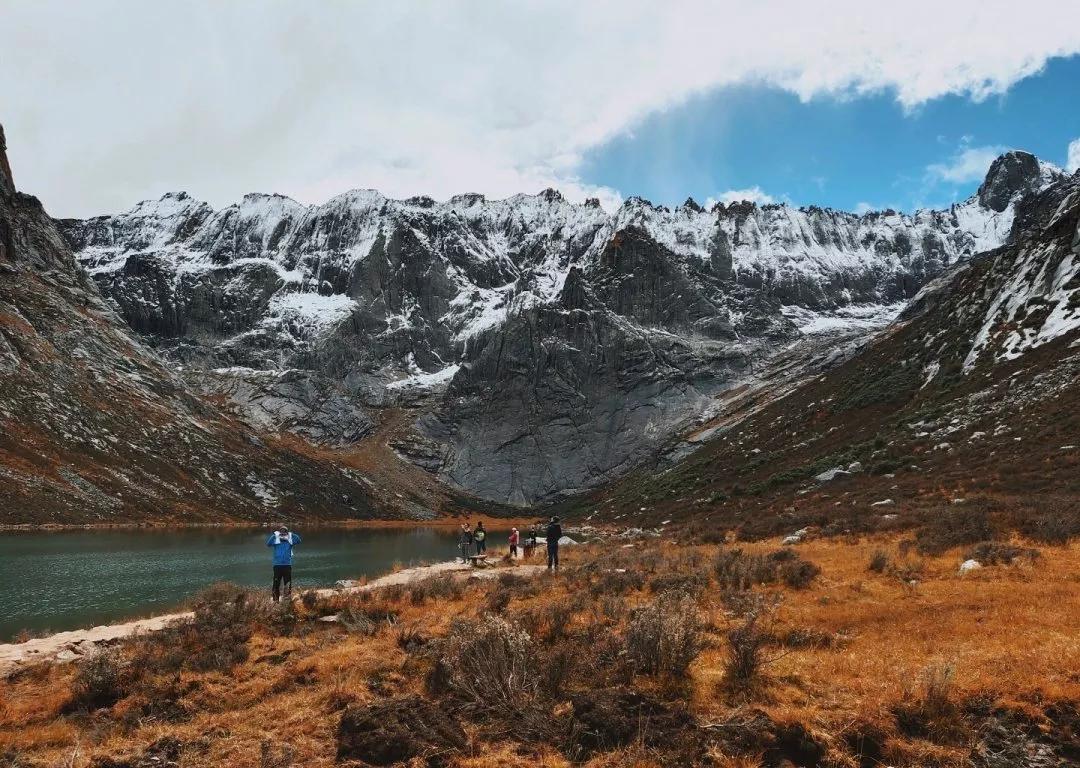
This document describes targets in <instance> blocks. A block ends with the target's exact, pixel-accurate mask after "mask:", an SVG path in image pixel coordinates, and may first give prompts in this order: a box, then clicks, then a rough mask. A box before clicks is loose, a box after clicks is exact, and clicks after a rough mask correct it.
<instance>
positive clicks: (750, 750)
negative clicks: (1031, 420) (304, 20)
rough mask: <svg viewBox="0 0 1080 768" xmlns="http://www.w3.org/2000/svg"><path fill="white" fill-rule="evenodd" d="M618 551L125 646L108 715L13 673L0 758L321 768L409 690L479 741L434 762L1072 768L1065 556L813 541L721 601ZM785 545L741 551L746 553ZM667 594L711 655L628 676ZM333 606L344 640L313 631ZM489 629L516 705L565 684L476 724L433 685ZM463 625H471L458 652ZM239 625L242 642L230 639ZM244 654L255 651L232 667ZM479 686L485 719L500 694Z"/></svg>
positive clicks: (1071, 651)
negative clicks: (753, 609)
mask: <svg viewBox="0 0 1080 768" xmlns="http://www.w3.org/2000/svg"><path fill="white" fill-rule="evenodd" d="M618 547H619V545H616V548H614V549H613V548H612V547H611V546H610V545H604V546H602V547H599V546H598V547H592V548H579V549H574V550H572V551H569V552H567V553H565V554H566V556H567V560H568V563H567V566H568V567H567V568H566V569H565V570H564V572H563V573H562V574H559V575H557V576H554V577H544V578H540V579H537V580H535V581H533V582H529V583H517V582H513V581H511V582H507V583H506V584H502V583H500V582H492V583H489V584H482V585H481V584H477V585H473V586H469V587H464V588H462V587H460V586H459V587H454V586H452V585H449V584H447V583H443V582H440V583H438V584H434V585H429V586H426V587H418V588H416V589H415V590H414V591H415V592H416V595H415V597H413V596H412V595H411V594H410V591H409V590H407V589H394V590H392V591H389V592H385V593H383V594H381V595H376V596H374V597H371V598H369V599H366V600H363V601H361V600H356V601H346V603H344V604H343V603H342V602H341V601H337V602H336V603H335V604H327V605H314V604H312V605H311V606H310V607H307V608H305V607H300V608H299V620H298V621H294V619H293V618H291V617H289V616H282V615H280V614H273V613H270V614H267V613H265V611H263V609H262V608H258V609H257V610H252V611H251V612H250V613H247V614H243V615H240V614H237V616H236V618H237V620H236V622H227V623H221V622H218V623H209V624H206V625H204V626H202V627H201V629H200V631H199V632H198V633H196V634H194V635H193V636H185V635H182V634H181V635H178V636H177V637H175V638H173V640H172V641H171V642H162V638H153V637H150V638H147V639H145V640H143V641H137V642H135V643H132V644H129V645H127V646H125V647H124V648H123V649H122V651H121V656H122V658H123V659H125V660H126V662H127V663H128V664H130V665H131V666H128V667H127V671H126V672H125V673H124V675H123V676H122V677H123V682H122V684H121V685H120V686H119V688H120V690H119V692H118V700H117V701H116V702H115V703H108V704H106V705H105V706H104V708H101V709H94V708H93V707H91V708H90V709H89V711H85V709H80V707H78V706H72V704H71V695H72V694H71V693H70V691H71V690H72V686H73V685H74V684H75V679H76V670H75V669H73V668H71V667H54V668H44V669H41V670H38V671H36V672H32V673H23V674H22V675H21V676H20V677H19V678H17V679H14V680H10V681H8V682H7V683H6V684H5V686H4V687H3V689H2V692H0V697H2V698H0V750H8V752H7V754H8V755H9V758H10V759H18V760H22V761H23V762H20V763H16V764H18V765H57V764H65V765H67V764H70V765H72V766H76V767H79V766H89V765H94V764H95V763H94V761H95V760H98V761H99V762H98V763H97V765H106V764H107V763H105V762H103V760H104V759H105V757H106V756H108V757H111V758H113V759H116V760H121V761H122V760H125V759H128V758H129V757H131V756H134V757H137V756H138V755H140V754H146V752H147V750H148V749H150V747H151V745H154V744H155V743H157V744H158V747H157V748H160V744H161V739H163V738H167V739H174V740H175V745H178V746H176V750H178V753H179V763H178V764H180V765H183V766H188V767H190V768H194V767H195V766H210V765H230V766H260V768H265V767H266V766H273V765H282V766H284V765H295V766H301V765H302V766H331V765H335V764H337V763H336V749H337V742H336V739H335V732H336V729H337V727H338V722H339V720H340V718H341V714H342V711H343V710H344V709H345V708H346V707H348V706H350V705H352V706H354V707H360V708H361V710H362V709H363V707H364V706H366V705H369V704H373V703H376V702H393V701H396V700H397V697H400V696H402V695H404V694H416V695H419V696H420V697H421V698H422V699H423V700H425V701H432V702H434V703H435V704H436V705H437V707H438V708H439V709H440V711H444V712H446V713H449V715H448V716H450V717H451V718H452V719H453V720H455V721H459V722H461V723H462V724H463V726H464V729H465V732H466V734H467V739H468V743H467V745H466V747H465V748H464V749H463V750H461V751H452V752H451V753H449V754H446V755H443V758H444V759H445V761H446V763H447V764H449V765H457V766H477V767H480V766H484V767H485V768H486V767H487V766H495V765H499V766H534V765H549V766H562V765H569V764H571V762H579V763H585V764H588V765H592V766H602V765H610V766H630V765H689V764H702V765H719V766H735V765H746V766H749V765H763V764H779V761H780V760H781V759H782V758H783V759H791V760H793V762H795V764H803V765H821V766H826V765H828V766H855V765H859V764H860V758H859V757H858V756H859V754H862V755H863V762H862V764H864V765H873V764H876V763H874V762H866V760H867V759H868V758H867V756H868V755H871V754H874V755H878V756H879V757H880V759H881V760H882V761H887V763H888V764H894V765H916V764H919V765H941V766H960V765H968V764H970V762H969V761H970V760H971V759H972V756H973V755H975V754H978V753H979V750H980V749H985V748H986V745H987V744H990V743H991V742H992V745H993V747H994V748H995V749H998V750H1005V749H1013V750H1015V749H1020V748H1021V747H1019V746H1017V744H1020V743H1021V742H1023V741H1024V739H1027V740H1028V742H1031V743H1034V742H1036V741H1039V742H1040V743H1042V742H1045V745H1049V746H1047V747H1046V748H1047V749H1050V750H1056V754H1058V755H1059V756H1067V755H1070V754H1071V755H1074V756H1075V754H1077V753H1076V751H1075V750H1076V749H1077V747H1078V742H1077V741H1076V736H1075V732H1074V731H1072V730H1070V729H1075V728H1076V727H1077V725H1078V724H1080V720H1078V719H1077V716H1076V702H1077V701H1080V677H1077V675H1076V674H1075V672H1074V671H1075V670H1076V669H1077V668H1080V642H1078V641H1077V637H1080V625H1078V622H1080V610H1078V609H1080V603H1078V601H1080V591H1078V590H1077V589H1076V580H1077V577H1076V569H1075V562H1076V556H1077V554H1078V549H1077V547H1076V545H1070V546H1068V547H1060V548H1048V549H1044V551H1043V553H1042V556H1041V557H1038V558H1036V559H1035V560H1034V561H1033V562H1032V561H1027V560H1023V561H1020V562H1017V563H1016V564H1014V565H1011V566H996V567H993V568H986V569H983V570H982V571H980V572H978V573H976V574H974V575H969V576H965V577H961V576H959V575H958V574H957V570H956V567H957V564H958V562H959V561H960V559H961V557H963V555H964V552H963V551H960V550H953V551H950V552H949V553H947V554H945V555H941V556H934V557H926V558H922V559H916V558H913V557H902V556H900V555H899V554H898V550H897V541H896V540H895V539H890V538H887V537H881V536H878V537H872V538H865V539H857V540H856V539H852V540H850V541H837V540H819V541H813V542H810V543H807V544H805V545H800V546H799V547H798V548H797V549H798V553H799V555H801V556H802V557H803V558H806V559H809V560H810V561H812V562H814V563H816V564H817V565H818V566H819V567H820V568H821V573H820V575H819V576H818V577H817V578H816V579H814V580H813V581H812V582H811V584H810V585H809V586H808V587H807V588H803V589H796V588H791V587H786V586H782V585H777V584H765V585H760V586H755V587H752V588H751V589H749V590H738V589H736V590H730V589H722V588H721V584H720V583H719V582H718V581H717V578H718V577H717V576H716V575H715V574H714V570H713V563H714V559H715V557H716V552H717V548H716V547H712V546H705V547H678V546H676V545H674V544H673V543H670V542H669V543H665V544H661V545H656V544H655V542H641V543H639V544H638V545H637V547H636V548H635V549H630V550H626V549H621V548H618ZM775 548H776V547H775V542H763V543H761V544H751V545H746V551H745V553H744V555H743V558H744V559H745V557H746V556H747V555H748V554H753V553H757V552H760V553H767V552H770V551H773V550H775ZM877 549H884V550H885V551H887V552H888V553H889V556H890V559H891V561H892V562H891V564H890V565H889V566H888V567H887V568H886V569H885V571H884V572H882V573H875V572H871V571H869V570H868V568H867V564H868V562H869V560H870V558H871V554H872V553H873V552H874V551H875V550H877ZM727 551H729V552H730V550H727ZM729 557H730V555H729ZM913 581H914V582H916V583H914V584H912V583H910V582H913ZM672 588H678V589H680V590H682V592H681V593H682V594H689V595H691V597H690V598H688V599H690V600H691V601H692V602H691V605H692V606H693V612H694V613H693V615H694V616H695V617H696V618H697V620H698V621H700V624H701V632H700V636H699V640H700V641H701V650H700V653H698V654H697V656H696V658H694V659H693V661H692V662H691V664H690V666H689V669H688V671H687V673H686V674H685V675H684V676H683V675H679V674H678V673H677V672H671V673H659V674H656V673H650V672H648V671H646V670H645V669H643V668H641V667H640V666H636V665H635V663H634V659H635V658H636V656H635V655H634V652H635V650H634V649H635V647H636V646H633V645H632V644H631V643H630V641H629V639H628V638H629V637H630V636H631V635H632V634H633V632H632V630H631V625H632V624H633V623H634V622H635V621H636V620H635V619H634V614H633V613H632V610H633V609H634V608H635V607H636V606H642V605H650V604H652V605H656V604H659V605H663V606H671V605H675V604H677V603H678V601H679V600H680V599H682V598H678V597H676V596H674V595H673V593H671V592H670V590H671V589H672ZM660 595H665V597H662V598H660V599H659V603H657V602H656V601H657V599H658V597H659V596H660ZM754 605H757V606H758V610H759V611H761V618H760V619H759V620H758V623H757V626H758V629H759V632H760V634H761V637H762V638H763V645H762V648H761V657H762V661H763V664H762V665H761V666H760V667H759V668H758V674H757V675H756V676H755V677H754V678H753V680H752V681H750V682H747V683H734V682H733V678H732V673H731V672H730V668H729V666H728V659H729V657H730V654H731V651H732V641H731V640H730V639H729V632H730V631H731V630H732V629H734V628H737V627H739V626H742V625H743V624H744V622H745V612H746V610H747V606H754ZM761 606H774V607H772V608H771V609H763V608H761ZM342 609H344V610H345V611H346V614H347V616H349V617H350V619H349V624H350V626H351V627H352V630H353V631H352V632H350V631H348V630H347V629H346V628H345V627H343V626H341V625H338V624H324V623H321V622H316V621H311V620H310V619H311V618H312V617H313V616H315V615H317V614H319V613H323V612H326V611H331V610H332V611H340V610H342ZM496 614H498V615H501V616H503V617H505V618H506V619H507V620H508V621H509V622H510V626H517V627H521V628H524V629H526V630H527V631H528V633H529V635H530V636H531V638H532V639H531V641H530V642H531V643H532V645H531V646H530V648H531V650H530V651H529V655H528V660H529V664H528V665H526V670H525V672H524V673H523V676H521V677H520V678H515V680H519V681H520V684H519V688H520V689H521V690H524V689H526V688H528V689H529V690H532V689H531V688H530V686H531V685H532V684H533V683H534V682H535V680H536V676H537V675H538V676H539V677H540V678H541V679H543V680H547V679H549V678H552V677H557V678H559V682H558V685H557V686H556V687H555V689H554V690H550V691H545V690H544V689H543V686H542V685H541V689H540V690H539V692H537V693H535V694H534V695H529V696H526V695H524V694H522V695H521V696H520V697H519V698H518V699H515V701H514V702H513V705H512V707H511V709H509V710H506V709H503V708H499V707H495V706H492V707H491V708H480V709H478V708H477V707H476V706H475V704H472V703H470V701H469V700H468V697H467V696H466V695H465V694H463V693H462V691H461V690H460V689H455V688H454V687H453V686H452V685H449V684H447V683H442V684H435V683H431V682H429V683H428V684H425V679H427V680H429V681H431V680H432V679H433V670H436V668H437V666H438V662H439V661H440V660H441V661H442V662H443V663H444V665H447V664H448V665H449V666H448V668H446V669H444V670H443V672H444V675H443V676H444V677H445V676H446V675H450V676H451V678H452V676H453V674H454V673H455V668H454V665H455V664H460V663H463V661H462V658H463V657H461V656H456V655H455V653H454V651H453V645H452V644H451V645H446V644H445V641H440V638H443V637H445V636H446V635H447V634H448V633H454V632H456V633H458V634H457V636H458V637H459V638H460V637H462V636H464V637H466V638H468V637H471V636H472V635H470V634H469V633H470V632H473V633H474V634H475V633H476V631H477V630H475V628H476V627H480V626H481V625H482V619H483V617H485V616H491V615H496ZM388 616H389V617H392V618H391V620H390V621H387V617H388ZM455 620H464V622H465V627H466V629H465V630H464V635H462V632H463V630H462V629H461V628H460V627H459V628H458V629H457V630H454V629H453V626H454V622H455ZM671 621H674V619H672V620H671ZM670 623H671V622H669V624H670ZM236 625H242V626H243V627H250V629H245V630H244V631H243V632H241V633H240V634H239V635H237V634H236V633H235V631H234V630H235V626H236ZM470 628H473V629H470ZM406 630H407V631H406ZM248 631H250V632H251V633H252V634H251V637H250V638H249V639H243V637H244V635H245V634H246V632H248ZM238 637H239V638H240V640H239V641H237V638H238ZM410 637H413V638H415V637H418V638H420V639H419V640H415V639H413V640H409V638H410ZM185 638H187V639H185ZM440 643H442V644H440ZM234 648H240V649H241V650H242V653H240V654H238V655H236V656H235V657H234V656H233V655H232V650H231V649H234ZM176 649H180V650H181V651H182V653H181V654H180V656H179V657H176V656H174V655H173V653H172V652H173V650H176ZM215 649H217V650H218V651H219V652H221V653H224V652H225V651H228V653H226V654H225V655H226V657H227V658H226V661H225V663H224V664H221V665H220V667H219V668H218V669H215V670H209V671H205V670H200V669H198V668H196V667H197V666H198V665H202V664H205V662H206V659H208V658H209V659H213V657H212V656H208V655H207V651H208V650H215ZM474 656H475V651H474V652H473V656H466V657H464V658H466V659H468V658H473V657H474ZM483 658H485V659H489V660H488V661H487V662H485V663H489V664H492V665H494V664H495V663H496V662H495V661H494V657H488V656H484V657H483ZM178 659H179V660H178ZM233 661H235V662H236V663H235V665H234V664H233V663H232V662H233ZM218 663H219V664H220V662H218ZM193 665H194V666H193ZM560 670H561V671H560ZM435 677H436V678H437V677H438V675H435ZM448 685H449V687H448ZM482 687H484V688H486V689H487V690H488V691H489V692H490V701H494V700H495V692H496V691H497V690H498V689H499V684H498V676H497V675H492V678H491V679H489V680H486V681H485V682H484V683H483V685H482ZM612 697H615V698H616V699H617V700H618V701H619V702H621V707H622V708H623V709H625V707H626V706H630V704H628V703H627V702H635V703H634V704H633V706H639V705H641V706H647V707H648V708H649V711H650V712H651V713H652V714H651V715H649V716H645V717H644V719H642V720H641V721H640V722H638V723H636V724H635V725H633V726H632V727H631V728H630V729H629V731H627V732H624V733H622V734H620V733H618V732H616V731H617V728H616V726H617V724H618V722H619V716H618V714H617V712H618V711H621V710H620V709H619V708H618V707H616V708H615V709H613V710H611V711H610V712H608V714H607V715H604V717H603V718H601V720H600V722H599V724H598V723H597V722H595V721H590V720H589V719H588V718H589V716H590V715H589V712H590V711H601V712H603V711H604V710H603V709H602V703H603V702H604V701H610V700H612ZM620 697H621V698H620ZM627 697H630V698H627ZM634 697H636V698H634ZM173 704H175V706H172V705H173ZM593 707H601V709H600V710H594V709H593ZM642 711H644V710H642ZM680 713H684V714H680ZM1003 724H1004V725H1003ZM995 729H996V730H995ZM376 730H377V729H376ZM994 734H997V735H996V736H995V735H994ZM1025 734H1026V735H1025ZM796 736H797V737H796ZM993 739H998V741H993ZM988 740H990V741H988ZM264 743H265V744H266V746H264ZM1025 743H1026V742H1025ZM800 745H801V746H800ZM1069 750H1073V752H1070V751H1069ZM150 751H152V750H150ZM0 754H3V753H2V752H0ZM114 764H118V765H126V764H128V763H124V762H118V763H114ZM131 764H135V763H131Z"/></svg>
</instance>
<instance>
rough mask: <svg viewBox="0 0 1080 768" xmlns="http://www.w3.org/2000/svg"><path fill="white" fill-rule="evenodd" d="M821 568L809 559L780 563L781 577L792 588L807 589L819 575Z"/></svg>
mask: <svg viewBox="0 0 1080 768" xmlns="http://www.w3.org/2000/svg"><path fill="white" fill-rule="evenodd" d="M820 573H821V569H820V568H818V567H817V566H816V565H814V564H813V563H811V562H810V561H809V560H803V559H801V558H800V559H797V560H794V561H790V562H785V563H781V564H780V579H781V581H783V582H784V584H786V585H787V586H789V587H791V588H792V589H805V588H806V587H809V586H810V582H812V581H813V580H814V579H816V578H817V577H818V574H820Z"/></svg>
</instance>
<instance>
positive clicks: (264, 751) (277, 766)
mask: <svg viewBox="0 0 1080 768" xmlns="http://www.w3.org/2000/svg"><path fill="white" fill-rule="evenodd" d="M295 755H296V751H295V750H294V749H293V748H292V746H290V745H289V744H281V745H276V744H275V742H272V741H270V740H269V739H263V740H262V742H261V743H260V744H259V768H291V767H292V765H293V760H294V759H295Z"/></svg>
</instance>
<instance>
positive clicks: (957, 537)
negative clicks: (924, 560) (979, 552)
mask: <svg viewBox="0 0 1080 768" xmlns="http://www.w3.org/2000/svg"><path fill="white" fill-rule="evenodd" d="M997 534H998V530H997V527H996V526H995V525H994V524H993V522H992V521H991V519H990V515H989V513H988V512H987V511H986V510H984V509H979V508H977V507H976V508H971V509H968V508H965V507H961V508H960V509H958V510H948V511H946V512H945V513H944V514H941V515H938V516H937V517H935V518H933V519H932V520H931V521H930V522H929V523H928V524H927V525H925V526H924V527H923V528H921V529H920V530H919V531H918V532H917V533H916V534H915V547H916V549H918V551H919V554H922V555H940V554H942V553H944V552H946V551H947V550H950V549H952V548H954V547H961V546H964V545H966V544H975V543H976V542H979V541H986V540H988V539H994V538H997Z"/></svg>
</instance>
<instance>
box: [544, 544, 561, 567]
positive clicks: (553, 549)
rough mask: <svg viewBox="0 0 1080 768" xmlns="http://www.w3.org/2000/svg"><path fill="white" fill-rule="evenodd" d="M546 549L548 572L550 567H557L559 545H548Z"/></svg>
mask: <svg viewBox="0 0 1080 768" xmlns="http://www.w3.org/2000/svg"><path fill="white" fill-rule="evenodd" d="M547 548H548V570H550V569H551V567H552V566H555V567H556V568H558V567H559V545H558V544H555V543H549V544H548V545H547Z"/></svg>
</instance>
